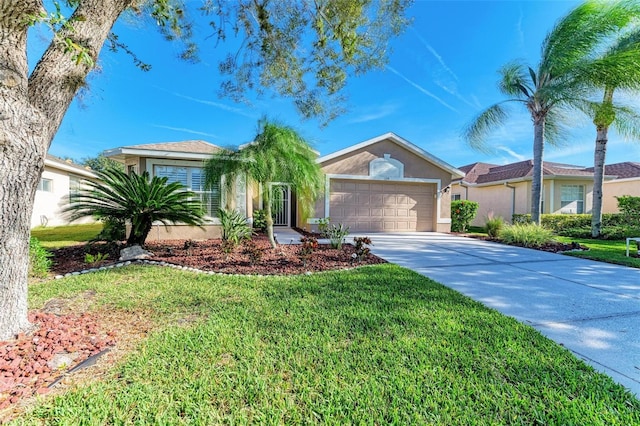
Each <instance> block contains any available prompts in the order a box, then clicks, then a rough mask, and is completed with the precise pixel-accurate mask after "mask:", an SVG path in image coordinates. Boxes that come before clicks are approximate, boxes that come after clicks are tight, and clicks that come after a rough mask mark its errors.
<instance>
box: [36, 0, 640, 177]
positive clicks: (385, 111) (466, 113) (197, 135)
mask: <svg viewBox="0 0 640 426" xmlns="http://www.w3.org/2000/svg"><path fill="white" fill-rule="evenodd" d="M188 3H189V4H190V5H192V6H195V5H197V3H198V2H197V1H195V0H194V1H189V2H188ZM577 4H578V2H576V1H464V2H463V1H424V0H422V1H421V0H417V1H416V2H415V4H414V6H413V7H412V8H411V10H410V15H411V16H413V17H414V21H413V25H412V26H411V27H410V28H407V30H406V32H405V33H404V34H403V35H402V36H401V37H399V38H397V39H395V40H393V41H392V44H391V47H392V49H393V53H392V54H391V55H390V61H389V64H388V66H387V67H386V69H384V70H376V71H372V72H370V73H368V74H366V75H365V76H362V77H358V78H352V79H351V80H350V82H349V84H348V87H347V93H348V96H349V100H348V104H347V108H348V112H347V113H346V114H344V115H343V116H341V117H339V118H337V119H336V120H334V121H332V122H331V123H330V124H329V125H328V126H326V127H324V128H322V127H320V126H319V124H318V122H316V121H314V120H309V121H303V120H302V119H301V118H300V117H299V116H298V115H297V113H296V112H295V111H294V109H293V107H292V104H291V102H290V101H289V100H287V99H281V98H277V97H271V96H270V95H265V96H263V97H262V98H261V99H257V100H256V101H255V102H254V103H253V105H252V106H248V105H244V104H237V103H234V102H233V101H231V100H230V99H225V98H219V97H218V96H217V93H218V88H219V84H220V77H219V76H218V74H217V61H218V59H219V58H221V57H222V56H223V55H224V54H225V53H226V52H227V51H228V49H227V47H226V46H225V45H218V46H217V47H216V46H215V41H214V40H213V39H209V40H208V41H205V42H204V43H202V44H201V45H200V46H201V54H200V56H201V61H200V62H199V63H197V64H191V63H187V62H183V61H181V60H179V59H178V58H177V54H178V53H179V47H178V46H175V45H172V44H171V43H168V42H166V41H164V40H163V39H162V37H161V36H160V35H159V34H158V33H157V32H156V31H155V29H154V28H153V27H154V24H153V23H152V22H140V21H135V20H133V19H131V18H128V19H122V20H121V21H120V22H119V23H118V24H117V26H116V32H117V33H118V34H119V35H120V39H121V40H122V41H123V42H125V43H127V44H128V45H129V47H130V48H131V49H132V50H134V51H135V52H136V53H137V54H138V56H140V57H141V58H142V59H143V60H144V61H145V62H148V63H150V64H151V65H152V67H153V68H152V70H151V71H149V72H146V73H145V72H142V71H140V70H138V69H137V68H136V67H135V66H134V65H133V64H132V62H131V59H130V58H129V57H128V56H127V55H124V54H122V53H119V54H114V53H111V52H106V51H104V52H103V53H102V55H101V58H100V62H99V70H98V71H96V72H94V73H93V74H92V75H91V76H90V78H89V90H88V91H86V92H85V93H84V94H83V95H82V96H81V97H79V98H78V99H76V101H74V103H73V104H72V105H71V107H70V108H69V110H68V112H67V115H66V117H65V119H64V121H63V123H62V126H61V128H60V130H59V132H58V134H57V136H56V137H55V139H54V141H53V143H52V145H51V148H50V153H51V154H53V155H57V156H61V157H72V158H75V159H81V158H84V157H89V156H95V155H97V154H98V153H100V152H101V151H103V150H105V149H109V148H115V147H119V146H125V145H135V144H143V143H156V142H167V141H180V140H188V139H202V140H205V141H208V142H211V143H213V144H216V145H221V146H229V145H240V144H242V143H246V142H248V141H250V140H251V139H252V137H253V136H255V133H256V124H257V121H258V119H259V118H260V117H261V116H263V115H265V114H267V115H268V116H269V117H271V118H275V119H278V120H280V121H281V122H283V123H285V124H289V125H291V126H293V127H295V128H296V129H298V130H299V131H300V132H301V133H302V134H303V135H304V136H305V137H306V138H307V139H308V140H309V141H311V143H312V144H313V145H314V147H315V148H316V149H317V150H318V151H320V153H321V154H323V155H324V154H329V153H331V152H334V151H337V150H340V149H343V148H345V147H347V146H349V145H352V144H356V143H359V142H362V141H364V140H367V139H369V138H373V137H375V136H378V135H380V134H383V133H386V132H394V133H396V134H398V135H400V136H401V137H403V138H405V139H407V140H409V141H411V142H413V143H414V144H416V145H418V146H420V147H422V148H423V149H425V150H426V151H428V152H430V153H432V154H433V155H436V156H438V157H440V158H441V159H443V160H444V161H446V162H448V163H450V164H452V165H454V166H462V165H465V164H469V163H472V162H475V161H484V162H490V163H496V164H504V163H509V162H514V161H519V160H523V159H528V158H530V157H531V145H532V139H533V133H532V125H531V121H530V119H529V118H528V116H527V115H526V113H524V112H523V111H520V110H517V109H516V110H514V114H512V116H511V117H512V118H511V119H510V120H509V121H508V123H507V125H506V126H505V127H503V128H500V129H496V131H495V132H494V133H493V134H492V136H491V138H490V140H489V141H488V142H489V144H490V145H492V146H495V147H497V148H496V150H495V151H494V152H492V153H488V154H487V153H482V152H478V151H474V150H473V149H471V148H470V147H469V146H467V145H466V143H465V142H464V141H463V140H462V138H461V137H460V134H461V130H462V128H463V127H464V126H465V125H466V124H467V123H469V121H470V120H472V118H473V117H474V116H475V115H476V114H478V113H479V112H480V111H481V110H482V109H483V108H484V107H487V106H489V105H491V104H493V103H494V102H497V101H499V100H501V99H502V97H501V95H500V94H499V93H498V91H497V89H496V82H497V78H498V75H497V70H498V69H499V68H500V66H502V65H503V64H505V63H507V62H508V61H510V60H513V59H524V60H526V61H528V62H529V63H531V64H532V65H535V64H536V63H537V61H538V58H539V52H540V45H541V43H542V40H543V39H544V36H545V34H546V33H547V32H548V31H549V30H550V29H551V28H552V27H553V25H554V23H555V22H556V21H557V20H558V19H559V18H560V17H562V16H563V15H564V14H566V13H567V12H568V11H569V10H570V9H571V8H573V7H574V6H575V5H577ZM198 22H199V21H198ZM199 23H200V22H199ZM200 24H201V26H199V27H196V31H197V33H198V35H199V36H201V37H203V38H204V36H206V35H207V34H206V31H207V28H206V26H205V21H202V22H201V23H200ZM30 36H31V37H30V52H29V53H30V60H31V64H32V66H33V65H34V64H35V61H36V60H37V57H38V54H39V53H40V51H41V49H42V46H43V45H44V39H45V38H46V33H45V32H44V31H43V30H41V29H34V31H32V33H31V34H30ZM594 139H595V130H594V128H593V125H592V124H590V123H589V121H588V120H586V119H584V118H582V117H579V116H576V127H575V130H574V131H572V133H571V135H570V137H569V138H568V139H567V141H566V143H564V144H563V145H562V146H558V147H548V148H547V150H546V154H545V159H546V160H548V161H556V162H564V163H571V164H582V165H591V164H592V163H593V145H594ZM607 160H608V161H607V162H608V163H614V162H620V161H640V143H633V142H629V141H624V140H622V139H621V138H620V137H618V136H617V135H616V134H611V137H610V142H609V151H608V156H607Z"/></svg>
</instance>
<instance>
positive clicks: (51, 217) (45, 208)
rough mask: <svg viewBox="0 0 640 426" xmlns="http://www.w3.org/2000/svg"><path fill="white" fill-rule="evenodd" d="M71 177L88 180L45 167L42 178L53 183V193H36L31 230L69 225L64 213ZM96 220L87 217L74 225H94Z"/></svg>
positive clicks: (39, 191)
mask: <svg viewBox="0 0 640 426" xmlns="http://www.w3.org/2000/svg"><path fill="white" fill-rule="evenodd" d="M70 176H75V177H77V178H78V179H86V178H84V177H81V176H79V175H74V174H73V173H71V172H68V171H65V170H60V169H56V168H53V167H51V166H45V169H44V171H43V172H42V176H41V178H43V179H50V180H51V181H52V191H51V192H48V191H41V190H38V191H36V196H35V199H34V204H33V211H32V213H31V228H35V227H36V226H60V225H68V224H69V223H70V222H69V219H68V215H67V214H64V213H63V212H62V209H64V208H65V207H66V206H67V205H68V204H69V181H70ZM93 222H95V220H94V219H92V218H90V217H87V218H83V219H79V220H76V221H73V222H72V223H73V224H80V223H93Z"/></svg>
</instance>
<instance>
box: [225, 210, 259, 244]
mask: <svg viewBox="0 0 640 426" xmlns="http://www.w3.org/2000/svg"><path fill="white" fill-rule="evenodd" d="M218 217H219V219H220V226H221V227H222V245H223V247H229V248H231V249H233V248H234V247H235V246H237V245H238V244H239V243H240V241H241V240H245V239H250V238H251V233H252V230H251V227H250V226H249V224H248V223H247V220H246V219H245V217H244V215H243V214H241V213H240V212H238V211H237V210H226V209H218Z"/></svg>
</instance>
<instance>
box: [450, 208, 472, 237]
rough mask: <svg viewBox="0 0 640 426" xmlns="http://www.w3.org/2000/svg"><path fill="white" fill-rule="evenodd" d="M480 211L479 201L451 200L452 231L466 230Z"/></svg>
mask: <svg viewBox="0 0 640 426" xmlns="http://www.w3.org/2000/svg"><path fill="white" fill-rule="evenodd" d="M477 212H478V203H476V202H475V201H469V200H456V201H452V202H451V231H452V232H466V230H467V228H468V227H469V224H470V223H471V221H472V220H473V219H474V218H475V217H476V213H477Z"/></svg>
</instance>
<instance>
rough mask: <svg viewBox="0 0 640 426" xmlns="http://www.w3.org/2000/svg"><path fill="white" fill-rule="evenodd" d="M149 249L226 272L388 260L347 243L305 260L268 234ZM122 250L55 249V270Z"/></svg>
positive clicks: (295, 270) (299, 270)
mask: <svg viewBox="0 0 640 426" xmlns="http://www.w3.org/2000/svg"><path fill="white" fill-rule="evenodd" d="M373 243H374V244H375V241H374V242H373ZM252 244H253V245H254V247H255V248H253V249H252V248H251V245H252ZM145 248H146V249H147V250H149V251H151V252H152V253H153V254H154V256H153V257H152V258H150V260H156V261H164V262H168V263H173V264H177V265H181V266H188V267H191V268H197V269H200V270H203V271H215V272H221V273H226V274H253V275H255V274H258V275H295V274H304V273H306V272H319V271H327V270H336V269H345V268H351V267H354V266H360V265H371V264H378V263H385V261H384V260H383V259H381V258H379V257H377V256H375V255H373V254H370V255H369V256H368V257H367V258H365V259H363V260H362V261H361V262H354V260H353V258H352V255H353V254H354V252H355V248H354V247H353V246H352V245H351V244H345V245H343V246H342V249H340V250H338V249H332V248H330V247H329V246H328V245H323V244H321V245H319V246H318V249H317V250H315V251H314V252H313V253H312V254H311V255H309V256H308V258H306V259H304V256H301V254H302V253H301V251H302V246H301V245H293V244H291V245H289V244H279V245H278V247H277V248H275V249H272V248H271V246H270V245H269V241H268V239H267V237H266V236H264V235H257V236H254V237H253V239H252V240H251V241H250V242H245V243H242V244H241V245H239V246H237V247H235V248H234V249H233V250H231V251H230V252H228V253H227V252H225V251H224V250H223V248H222V245H221V240H205V241H193V240H167V241H161V242H149V243H147V244H146V247H145ZM120 249H121V247H119V246H117V245H114V244H106V243H93V244H87V245H78V246H71V247H65V248H61V249H59V250H55V251H54V252H53V259H52V260H53V267H52V268H51V272H52V273H53V274H54V275H59V274H66V273H68V272H73V271H80V270H83V269H88V268H96V267H100V266H104V265H107V264H110V263H114V262H115V261H117V260H118V258H119V252H120ZM250 251H253V252H254V253H258V256H260V259H259V260H255V258H254V260H253V261H252V258H251V255H250ZM86 253H89V254H92V255H96V254H98V253H102V254H107V255H108V258H107V260H106V261H103V262H100V263H97V264H87V263H86V262H85V254H86Z"/></svg>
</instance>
